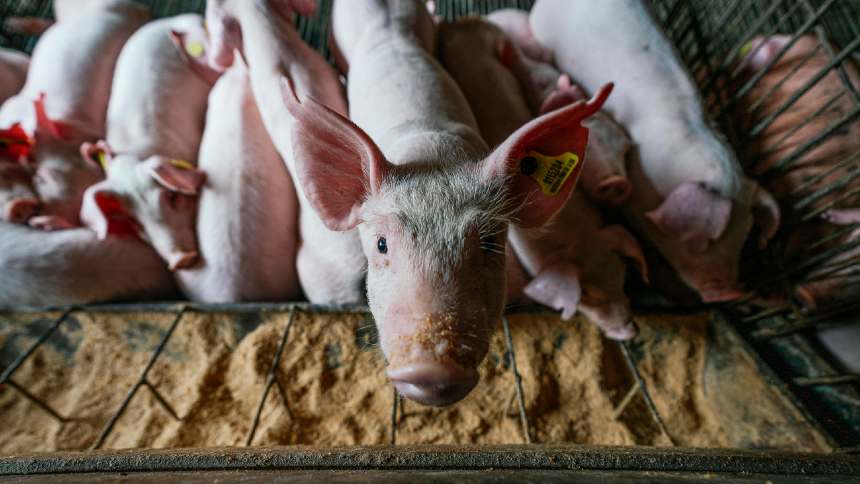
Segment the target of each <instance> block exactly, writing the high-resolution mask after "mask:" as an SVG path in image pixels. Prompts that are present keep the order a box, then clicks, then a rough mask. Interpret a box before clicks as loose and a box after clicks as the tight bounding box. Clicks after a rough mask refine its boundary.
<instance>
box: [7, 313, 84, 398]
mask: <svg viewBox="0 0 860 484" xmlns="http://www.w3.org/2000/svg"><path fill="white" fill-rule="evenodd" d="M75 309H76V308H75V307H74V306H72V307H69V308H66V309H65V311H63V313H62V314H60V315H59V316H58V317H57V319H55V320H54V322H53V323H51V326H49V327H48V329H47V330H45V332H44V333H42V334H41V335H39V337H38V338H37V339H36V341H35V342H34V343H33V344H32V345H31V346H30V347H29V348H27V351H25V352H23V353H21V354H20V355H18V357H17V358H15V360H14V361H12V363H10V364H9V366H7V367H6V369H5V370H3V373H2V374H0V384H2V383H6V382H7V381H8V380H9V378H11V377H12V374H13V373H15V371H16V370H18V368H19V367H20V366H21V365H22V364H24V362H25V361H26V360H27V358H29V357H30V355H32V354H33V352H35V351H36V348H38V347H39V346H41V345H42V343H44V342H45V341H47V340H48V338H50V337H51V335H52V334H54V331H56V330H57V328H59V327H60V325H61V324H63V321H65V320H66V318H67V317H68V316H69V314H71V313H72V311H74V310H75Z"/></svg>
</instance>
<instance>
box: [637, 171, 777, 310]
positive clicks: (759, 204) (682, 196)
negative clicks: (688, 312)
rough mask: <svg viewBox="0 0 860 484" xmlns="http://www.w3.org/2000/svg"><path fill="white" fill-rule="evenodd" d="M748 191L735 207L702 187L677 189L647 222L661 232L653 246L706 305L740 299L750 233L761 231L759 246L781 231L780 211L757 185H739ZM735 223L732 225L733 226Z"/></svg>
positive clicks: (696, 184)
mask: <svg viewBox="0 0 860 484" xmlns="http://www.w3.org/2000/svg"><path fill="white" fill-rule="evenodd" d="M741 182H742V183H744V184H745V185H746V186H745V189H744V190H742V193H741V197H740V198H739V199H738V200H735V201H732V200H730V199H728V198H726V197H724V196H722V195H720V194H719V193H717V192H716V191H715V190H712V189H710V188H709V187H708V186H707V185H705V184H703V183H700V182H686V183H683V184H681V185H680V186H678V187H677V188H675V190H673V191H672V193H670V194H669V196H668V197H666V199H665V200H664V201H663V203H662V204H661V205H660V207H658V208H657V209H655V210H652V211H650V212H648V213H646V214H645V215H646V217H647V218H648V219H649V221H650V222H651V223H652V224H654V226H655V227H656V228H657V229H658V232H659V233H658V234H657V236H656V238H655V244H656V245H657V246H658V247H666V249H664V250H663V254H664V256H665V257H666V258H667V260H668V261H669V263H670V264H671V265H672V267H674V268H675V270H677V271H678V274H679V275H680V277H681V279H682V280H683V281H684V282H685V283H686V284H687V285H688V286H690V287H691V288H693V289H695V290H696V291H697V292H698V293H699V295H700V296H701V298H702V300H703V301H704V302H725V301H732V300H736V299H739V298H740V297H742V296H743V292H742V291H741V289H740V287H739V286H738V272H739V261H740V253H741V250H742V249H743V245H744V243H745V242H746V239H747V236H748V235H749V233H750V229H751V228H752V226H753V224H754V223H755V222H756V221H757V222H758V223H759V224H760V225H761V229H760V232H761V237H760V241H759V242H760V246H762V247H763V246H764V245H765V244H766V243H767V241H768V240H769V239H770V238H771V237H772V236H773V234H774V233H775V232H776V230H777V228H778V226H779V207H778V206H777V204H776V201H775V200H774V199H773V197H771V196H770V194H768V193H767V192H766V191H765V190H763V189H761V188H760V187H759V186H758V185H757V184H756V183H754V182H751V181H749V180H743V181H741ZM730 220H731V223H729V221H730Z"/></svg>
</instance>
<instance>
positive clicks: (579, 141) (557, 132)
mask: <svg viewBox="0 0 860 484" xmlns="http://www.w3.org/2000/svg"><path fill="white" fill-rule="evenodd" d="M611 91H612V84H607V85H605V86H603V87H602V88H601V89H600V91H598V93H597V94H596V95H595V97H594V98H593V99H592V100H590V101H588V102H587V103H586V102H578V103H575V104H572V105H570V106H567V107H565V108H563V109H559V110H557V111H553V112H551V113H547V114H544V115H543V116H541V117H539V118H537V119H534V120H532V121H530V122H529V123H528V124H526V125H525V126H523V127H521V128H520V129H518V130H517V131H516V132H514V133H513V134H512V135H510V136H509V137H508V139H506V140H505V141H504V142H503V143H502V144H501V145H499V147H498V148H496V149H495V150H494V151H493V152H492V153H491V154H490V155H489V156H488V157H487V158H486V159H485V160H484V161H483V165H482V167H481V169H482V173H483V176H484V178H496V177H504V179H505V180H506V182H507V185H508V194H509V197H510V201H511V202H512V203H513V204H514V205H515V206H517V207H518V208H517V210H516V212H515V213H514V218H515V220H516V223H517V224H518V225H520V226H521V227H525V228H530V227H540V226H541V225H543V224H545V223H546V222H547V221H548V220H549V219H550V218H551V217H552V216H553V215H555V213H556V212H558V210H559V209H560V208H561V207H563V206H564V204H565V203H567V200H568V198H570V194H571V193H572V192H573V187H574V186H575V185H576V181H577V179H578V178H579V174H580V172H581V171H582V161H583V157H584V153H585V145H586V142H587V141H588V129H587V128H585V127H584V126H582V121H583V120H584V119H586V118H588V117H589V116H591V115H592V114H594V113H595V112H596V111H597V110H599V109H600V107H601V106H602V105H603V103H604V102H605V101H606V98H607V97H608V96H609V93H610V92H611Z"/></svg>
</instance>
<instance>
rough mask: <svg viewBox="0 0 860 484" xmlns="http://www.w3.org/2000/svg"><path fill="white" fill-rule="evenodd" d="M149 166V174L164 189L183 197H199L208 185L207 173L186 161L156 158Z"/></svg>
mask: <svg viewBox="0 0 860 484" xmlns="http://www.w3.org/2000/svg"><path fill="white" fill-rule="evenodd" d="M153 158H155V159H154V160H152V158H151V159H150V160H152V161H150V163H151V164H149V168H148V169H149V174H150V175H151V176H152V178H154V179H155V181H156V182H158V184H159V185H161V186H163V187H164V188H166V189H168V190H170V191H172V192H176V193H181V194H183V195H192V196H193V195H197V194H198V193H200V187H202V186H203V184H204V183H206V172H204V171H203V170H198V169H197V168H195V167H194V165H192V164H191V163H189V162H187V161H185V160H173V159H169V158H165V157H163V156H154V157H153Z"/></svg>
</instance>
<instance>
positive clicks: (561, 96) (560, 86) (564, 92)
mask: <svg viewBox="0 0 860 484" xmlns="http://www.w3.org/2000/svg"><path fill="white" fill-rule="evenodd" d="M580 99H585V92H583V91H582V88H581V87H579V86H577V85H576V84H573V81H571V80H570V76H568V75H567V74H562V75H560V76H558V81H556V86H555V89H554V90H553V91H552V92H551V93H549V95H547V97H546V99H544V100H543V103H542V104H541V106H540V111H539V113H540V114H544V113H548V112H550V111H555V110H556V109H561V108H563V107H564V106H567V105H568V104H573V103H575V102H576V101H579V100H580Z"/></svg>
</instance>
